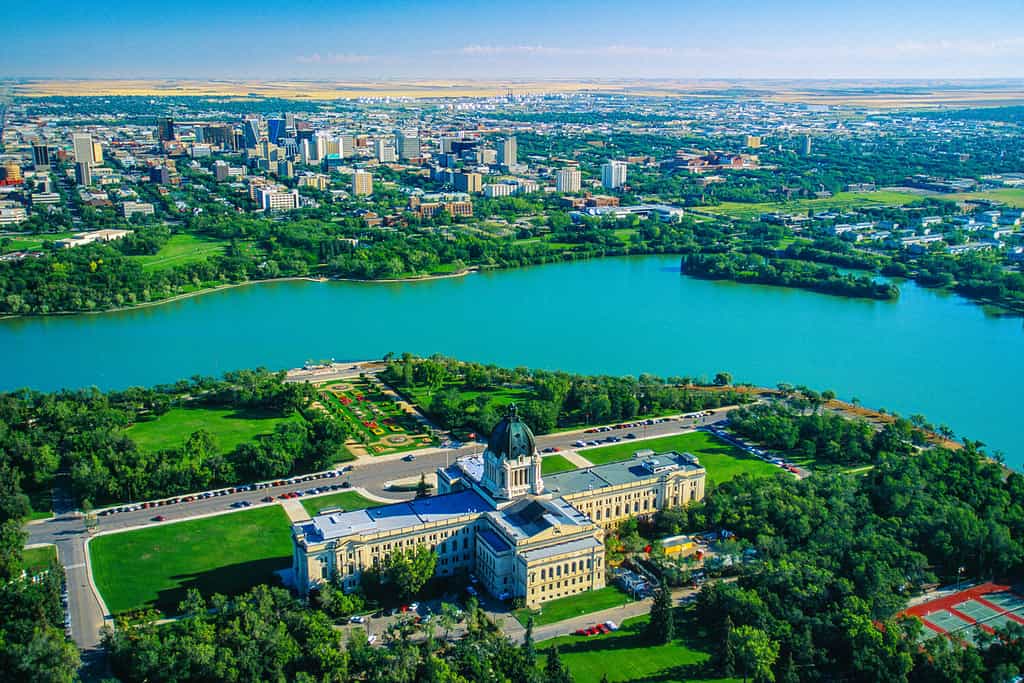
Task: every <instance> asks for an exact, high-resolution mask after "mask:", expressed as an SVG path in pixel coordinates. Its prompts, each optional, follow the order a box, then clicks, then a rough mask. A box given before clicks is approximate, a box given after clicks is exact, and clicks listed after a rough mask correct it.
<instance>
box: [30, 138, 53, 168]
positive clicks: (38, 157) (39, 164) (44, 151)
mask: <svg viewBox="0 0 1024 683" xmlns="http://www.w3.org/2000/svg"><path fill="white" fill-rule="evenodd" d="M32 166H33V167H34V168H35V169H36V170H37V171H38V170H39V169H41V168H49V166H50V147H49V146H48V145H43V144H38V145H32Z"/></svg>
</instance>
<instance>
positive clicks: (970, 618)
mask: <svg viewBox="0 0 1024 683" xmlns="http://www.w3.org/2000/svg"><path fill="white" fill-rule="evenodd" d="M900 614H901V615H908V616H914V617H917V618H918V619H920V620H921V621H922V622H924V625H925V637H927V638H931V637H934V636H937V635H943V636H949V637H952V638H956V639H960V640H966V641H968V642H971V643H973V642H974V634H975V632H976V629H978V628H980V629H982V630H983V631H986V632H988V633H993V632H994V630H995V629H996V628H1004V627H1005V626H1007V625H1008V624H1011V623H1012V624H1020V625H1021V626H1024V596H1022V595H1020V594H1019V593H1017V592H1015V591H1014V590H1013V588H1012V587H1010V586H1002V585H1000V584H997V583H985V584H982V585H980V586H974V587H973V588H968V589H966V590H962V591H959V592H957V593H953V594H951V595H945V596H943V597H941V598H936V599H935V600H929V601H928V602H924V603H921V604H920V605H914V606H913V607H909V608H907V609H905V610H903V611H902V612H901V613H900Z"/></svg>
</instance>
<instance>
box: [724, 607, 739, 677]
mask: <svg viewBox="0 0 1024 683" xmlns="http://www.w3.org/2000/svg"><path fill="white" fill-rule="evenodd" d="M731 636H732V617H729V616H727V617H726V618H725V638H724V640H723V641H722V662H721V664H722V675H723V676H733V675H734V674H735V673H736V650H735V649H734V647H733V642H732V637H731Z"/></svg>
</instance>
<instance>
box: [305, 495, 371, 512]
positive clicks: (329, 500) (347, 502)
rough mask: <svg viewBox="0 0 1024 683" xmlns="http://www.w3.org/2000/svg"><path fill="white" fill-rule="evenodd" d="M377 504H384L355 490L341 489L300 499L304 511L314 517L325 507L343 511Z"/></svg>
mask: <svg viewBox="0 0 1024 683" xmlns="http://www.w3.org/2000/svg"><path fill="white" fill-rule="evenodd" d="M379 505H384V503H378V502H377V501H375V500H370V499H369V498H364V497H363V496H361V495H359V494H358V493H356V492H355V491H342V492H341V493H331V494H329V495H326V496H316V497H315V498H303V499H302V507H304V508H306V512H308V513H309V514H310V515H312V516H314V517H315V516H316V515H318V514H320V511H321V510H326V509H327V508H341V509H343V510H345V511H352V510H362V509H364V508H375V507H377V506H379Z"/></svg>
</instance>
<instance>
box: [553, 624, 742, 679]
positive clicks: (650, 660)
mask: <svg viewBox="0 0 1024 683" xmlns="http://www.w3.org/2000/svg"><path fill="white" fill-rule="evenodd" d="M676 612H677V613H678V612H679V610H678V609H677V610H676ZM677 619H678V617H677ZM647 621H648V617H646V616H642V617H634V618H633V619H626V620H625V621H624V622H623V623H622V624H620V628H619V630H618V631H613V632H611V633H607V634H604V635H596V636H560V637H558V638H553V639H551V640H545V641H543V642H541V643H538V657H537V660H538V666H540V667H543V666H544V661H545V659H546V658H545V656H544V655H545V653H546V651H547V650H548V649H549V648H550V647H552V646H555V645H557V646H558V652H559V654H560V655H561V658H562V662H563V663H564V664H565V665H566V666H568V667H569V671H570V672H571V673H572V676H573V680H575V681H577V683H598V681H600V680H601V677H602V676H603V675H607V676H608V680H609V681H614V682H625V681H662V682H664V683H671V682H673V681H680V682H681V681H690V682H691V683H702V682H704V681H723V682H724V681H732V680H737V679H727V678H716V677H714V676H709V675H708V674H709V673H710V672H708V671H707V663H706V662H707V660H708V658H709V657H710V655H709V654H708V652H707V650H706V647H705V646H704V643H703V642H701V640H700V639H699V638H697V637H695V636H692V635H690V634H693V633H695V632H696V630H697V629H696V625H695V624H692V623H691V621H692V620H688V619H678V622H677V626H676V632H677V633H678V632H679V631H683V633H684V634H686V635H684V637H683V638H680V639H678V640H675V641H673V642H671V643H668V644H666V645H655V646H652V645H650V644H648V643H647V642H645V640H644V638H643V629H644V627H645V626H646V624H647Z"/></svg>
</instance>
